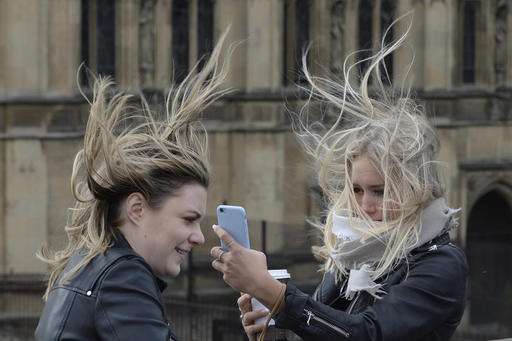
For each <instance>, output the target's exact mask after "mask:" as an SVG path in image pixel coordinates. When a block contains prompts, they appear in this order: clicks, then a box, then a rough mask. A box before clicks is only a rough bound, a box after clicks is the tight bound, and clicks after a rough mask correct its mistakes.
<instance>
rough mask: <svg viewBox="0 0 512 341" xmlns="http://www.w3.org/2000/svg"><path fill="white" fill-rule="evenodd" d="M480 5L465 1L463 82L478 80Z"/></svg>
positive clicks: (468, 0)
mask: <svg viewBox="0 0 512 341" xmlns="http://www.w3.org/2000/svg"><path fill="white" fill-rule="evenodd" d="M479 5H480V3H479V1H478V0H464V3H463V16H464V19H463V39H462V44H463V47H462V82H463V83H475V80H476V22H477V13H478V7H479Z"/></svg>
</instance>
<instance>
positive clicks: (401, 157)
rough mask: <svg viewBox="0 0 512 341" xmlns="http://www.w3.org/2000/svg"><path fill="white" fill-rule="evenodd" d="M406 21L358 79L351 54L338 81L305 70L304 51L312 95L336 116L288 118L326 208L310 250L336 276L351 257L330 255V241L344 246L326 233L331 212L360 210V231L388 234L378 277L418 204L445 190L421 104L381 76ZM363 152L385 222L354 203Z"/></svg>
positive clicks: (413, 237) (400, 251)
mask: <svg viewBox="0 0 512 341" xmlns="http://www.w3.org/2000/svg"><path fill="white" fill-rule="evenodd" d="M409 29H410V26H409V28H408V29H407V31H406V32H405V34H403V35H402V36H401V37H400V38H399V39H398V40H397V41H396V42H394V43H393V44H391V45H390V46H385V45H384V43H383V44H382V46H381V49H380V50H379V51H378V52H377V53H376V54H374V55H373V56H372V57H370V58H368V60H367V63H368V64H369V67H368V69H367V70H366V71H365V72H364V74H362V76H361V77H360V83H359V86H358V87H353V86H352V85H351V84H350V81H349V80H350V79H352V78H357V77H353V73H354V71H356V70H357V69H358V65H359V64H360V63H361V62H362V61H361V62H359V63H355V64H352V65H350V66H349V62H348V61H349V60H350V58H351V56H349V57H347V59H346V60H345V62H344V67H343V81H341V82H336V81H334V80H331V79H327V78H325V77H316V76H313V75H311V74H310V72H309V70H308V68H307V64H306V62H305V61H306V57H305V56H304V57H303V65H304V68H303V72H304V75H305V78H306V79H307V81H308V83H309V85H310V88H308V91H309V93H310V95H311V96H310V100H311V99H318V100H320V101H321V102H324V103H326V104H327V105H328V106H330V108H331V109H332V111H333V112H334V113H335V119H334V123H333V124H332V125H331V126H330V127H329V128H328V129H327V128H325V127H324V124H319V123H318V122H315V121H312V120H310V119H309V118H308V117H307V114H306V112H307V110H305V109H303V111H302V113H301V114H300V115H298V116H297V118H298V119H296V120H295V121H294V123H295V124H294V130H295V132H296V134H297V136H298V138H299V140H300V141H301V142H302V143H303V145H304V146H305V149H306V152H307V153H308V154H309V155H310V156H312V158H313V159H314V160H315V164H316V167H317V169H318V173H317V174H318V182H319V186H320V187H321V189H322V191H323V193H324V195H325V200H326V204H327V208H328V212H327V218H326V221H325V223H322V224H317V225H318V227H320V228H321V229H322V230H323V245H322V246H320V247H315V248H313V252H314V253H315V255H316V256H317V257H319V258H321V259H323V260H324V266H323V269H324V270H325V271H335V272H336V274H337V278H338V279H339V278H341V277H343V276H344V275H346V274H347V272H348V269H347V268H348V267H349V265H348V264H341V265H336V264H335V262H334V261H333V259H332V258H331V256H330V255H331V253H332V251H333V250H334V249H335V248H336V247H338V248H339V247H341V249H342V248H343V244H342V242H341V241H338V240H337V238H336V236H335V235H334V234H333V233H332V222H333V214H334V213H337V212H338V213H339V212H340V211H348V212H349V216H352V217H358V218H362V219H363V220H364V223H365V224H364V225H366V227H367V228H364V229H361V228H356V227H354V228H356V229H358V231H359V232H360V233H361V234H362V235H363V238H369V237H375V238H381V237H382V236H383V235H384V234H386V249H385V252H384V255H383V257H382V258H381V260H380V261H379V262H378V263H377V264H374V267H373V271H372V277H373V278H378V277H380V276H381V275H383V274H385V273H387V272H388V271H390V270H391V269H392V268H393V267H394V266H396V264H397V263H398V262H400V260H402V259H404V258H405V256H406V253H407V250H410V249H411V247H413V246H414V245H415V244H416V243H417V241H418V232H419V226H420V215H421V211H422V209H423V208H424V207H425V206H426V205H428V204H429V203H430V202H431V201H432V200H434V199H436V198H439V197H442V196H443V195H444V187H443V184H442V182H441V179H440V169H439V163H438V162H437V161H436V159H437V157H438V152H439V147H440V146H439V139H438V137H437V134H436V132H435V130H434V129H433V127H432V126H431V125H430V123H429V121H428V119H427V117H426V113H425V109H424V107H422V106H421V105H419V104H417V103H416V102H414V101H413V100H412V99H410V98H409V91H408V90H407V91H404V90H403V89H402V90H401V91H400V92H399V91H396V90H393V89H390V88H389V87H386V86H385V85H384V84H383V82H382V72H381V70H382V68H383V66H382V65H384V58H385V57H386V56H387V55H389V54H391V53H393V52H394V51H395V50H396V49H398V48H399V47H400V46H401V44H402V43H403V41H404V40H405V37H406V35H407V33H408V31H409ZM382 41H383V42H384V39H383V40H382ZM384 68H385V67H384ZM370 80H372V86H371V87H370ZM308 104H309V101H308ZM305 108H307V105H306V107H305ZM361 156H364V157H367V158H368V159H369V160H370V162H371V163H372V165H373V166H374V167H375V168H376V169H377V170H378V172H379V173H380V175H381V176H382V179H383V180H384V194H383V215H384V217H383V222H374V221H372V219H370V217H369V216H368V215H367V214H365V212H363V211H362V210H361V208H360V207H359V206H358V204H357V201H356V198H355V194H354V189H353V184H352V182H351V169H352V164H353V162H354V160H355V159H356V158H358V157H361ZM383 240H384V239H383ZM337 243H341V244H337Z"/></svg>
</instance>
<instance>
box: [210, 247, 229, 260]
mask: <svg viewBox="0 0 512 341" xmlns="http://www.w3.org/2000/svg"><path fill="white" fill-rule="evenodd" d="M223 253H226V251H224V250H222V248H221V247H220V246H215V247H212V249H211V250H210V255H211V256H212V258H216V259H219V257H220V255H222V254H223Z"/></svg>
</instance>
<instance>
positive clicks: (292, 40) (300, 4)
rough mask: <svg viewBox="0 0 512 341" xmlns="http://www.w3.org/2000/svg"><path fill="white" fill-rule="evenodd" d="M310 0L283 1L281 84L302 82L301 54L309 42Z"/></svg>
mask: <svg viewBox="0 0 512 341" xmlns="http://www.w3.org/2000/svg"><path fill="white" fill-rule="evenodd" d="M310 15H311V0H285V2H284V20H283V25H284V40H285V44H284V45H285V49H284V56H283V59H284V68H283V69H284V75H283V76H284V77H283V84H285V85H287V84H293V83H299V84H301V83H304V82H305V80H304V77H303V75H302V72H301V68H302V67H301V61H302V54H303V53H304V51H305V49H306V48H307V46H308V44H309V29H310Z"/></svg>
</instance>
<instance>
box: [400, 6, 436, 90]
mask: <svg viewBox="0 0 512 341" xmlns="http://www.w3.org/2000/svg"><path fill="white" fill-rule="evenodd" d="M411 11H413V12H412V14H409V15H408V16H406V17H404V18H403V19H401V20H400V21H399V22H397V23H396V24H395V27H394V33H393V35H394V39H395V40H396V39H399V38H400V37H401V36H402V34H404V33H405V32H406V30H407V28H408V27H409V25H410V24H411V23H412V26H411V28H410V31H409V33H408V34H407V37H406V40H405V44H404V45H402V47H401V48H400V49H398V50H397V51H395V52H394V54H393V59H394V62H393V63H394V67H393V79H394V80H395V81H394V82H395V84H394V85H395V86H397V87H398V86H401V85H402V82H404V80H405V81H406V84H405V85H406V86H408V85H410V86H412V87H414V88H422V87H423V82H424V80H423V78H424V74H423V68H424V61H425V57H428V56H425V53H430V51H429V52H425V48H424V45H425V31H424V30H425V3H424V2H423V1H411V0H400V1H398V3H397V7H396V12H395V13H396V15H395V18H398V17H400V16H402V15H405V14H406V13H409V12H411ZM413 58H414V60H413ZM411 62H413V64H412V69H411V70H410V72H409V73H408V74H406V73H407V71H408V70H409V67H410V64H411ZM406 76H407V79H405V77H406Z"/></svg>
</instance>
